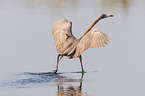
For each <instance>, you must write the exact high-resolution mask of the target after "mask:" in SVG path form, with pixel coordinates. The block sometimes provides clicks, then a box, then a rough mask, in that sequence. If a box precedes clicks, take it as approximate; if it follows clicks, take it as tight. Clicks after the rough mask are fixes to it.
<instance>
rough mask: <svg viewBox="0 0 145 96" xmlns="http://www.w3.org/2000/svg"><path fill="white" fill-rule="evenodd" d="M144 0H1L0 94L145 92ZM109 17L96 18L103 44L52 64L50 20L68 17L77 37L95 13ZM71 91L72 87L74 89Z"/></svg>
mask: <svg viewBox="0 0 145 96" xmlns="http://www.w3.org/2000/svg"><path fill="white" fill-rule="evenodd" d="M144 9H145V1H144V0H138V1H137V0H0V14H1V15H0V21H1V22H0V26H1V28H0V44H1V45H0V49H1V50H0V58H1V60H0V77H1V78H0V85H1V87H0V95H1V96H40V95H43V96H48V95H49V96H57V95H58V94H60V95H58V96H61V95H62V94H69V92H70V90H72V91H71V92H72V94H80V95H82V96H139V95H141V96H143V95H145V92H144V89H145V59H144V58H145V51H144V49H145V45H144V43H145V38H144V36H145V28H144V25H145V19H144V15H145V11H144ZM102 13H106V14H113V15H114V18H107V19H104V20H102V21H100V22H99V23H98V24H97V25H96V26H94V28H100V29H101V31H102V32H104V33H106V34H107V35H108V36H109V37H111V38H112V40H111V42H110V43H109V44H108V45H107V46H106V47H104V48H95V49H89V50H87V51H85V52H84V53H83V54H82V57H83V65H84V69H85V71H86V72H87V73H85V74H84V75H83V76H82V74H81V73H72V72H77V71H80V70H81V68H80V63H79V60H78V59H72V60H68V59H67V58H63V59H62V60H61V62H60V64H59V73H63V74H41V75H40V74H39V75H38V74H37V75H36V74H26V73H42V72H46V73H47V72H52V71H53V70H54V69H55V65H56V57H57V52H56V49H55V45H54V41H53V38H52V31H51V30H52V26H53V23H54V22H55V21H57V20H58V19H60V18H62V17H65V18H67V19H68V20H70V21H72V24H73V28H72V31H73V34H74V36H75V37H76V38H79V37H80V36H81V35H82V34H83V33H84V32H85V30H86V29H87V28H88V27H89V26H90V25H91V23H92V22H93V20H95V19H96V18H97V17H98V16H99V15H100V14H102ZM75 92H76V93H75Z"/></svg>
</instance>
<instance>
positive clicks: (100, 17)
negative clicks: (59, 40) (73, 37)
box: [79, 15, 102, 40]
mask: <svg viewBox="0 0 145 96" xmlns="http://www.w3.org/2000/svg"><path fill="white" fill-rule="evenodd" d="M101 19H102V15H100V16H99V17H98V18H97V19H96V20H95V21H94V22H93V23H92V25H91V26H90V27H89V28H88V29H87V30H86V31H85V33H84V34H83V35H82V36H81V37H80V39H82V38H83V37H84V36H85V35H86V34H87V33H88V32H89V31H90V30H91V29H92V27H93V26H94V25H95V24H96V23H97V22H98V21H100V20H101ZM80 39H79V40H80Z"/></svg>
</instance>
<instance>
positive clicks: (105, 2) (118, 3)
mask: <svg viewBox="0 0 145 96" xmlns="http://www.w3.org/2000/svg"><path fill="white" fill-rule="evenodd" d="M130 1H131V0H130ZM129 3H131V2H129V0H101V4H102V7H103V9H108V8H112V9H113V10H115V11H116V9H118V7H121V8H122V9H123V12H124V13H128V9H129ZM109 10H110V9H109Z"/></svg>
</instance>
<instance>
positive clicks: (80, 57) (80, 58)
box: [79, 55, 85, 73]
mask: <svg viewBox="0 0 145 96" xmlns="http://www.w3.org/2000/svg"><path fill="white" fill-rule="evenodd" d="M79 60H80V63H81V68H82V73H84V72H85V71H84V69H83V64H82V56H81V55H80V56H79Z"/></svg>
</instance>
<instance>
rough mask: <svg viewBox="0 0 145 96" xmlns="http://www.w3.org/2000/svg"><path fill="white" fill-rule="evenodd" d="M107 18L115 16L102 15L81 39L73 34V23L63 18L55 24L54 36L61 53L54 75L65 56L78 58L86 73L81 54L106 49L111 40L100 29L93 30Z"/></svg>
mask: <svg viewBox="0 0 145 96" xmlns="http://www.w3.org/2000/svg"><path fill="white" fill-rule="evenodd" d="M107 17H113V15H106V14H101V15H100V16H99V17H98V18H97V19H96V20H95V21H94V22H93V23H92V25H91V26H90V27H89V28H88V29H87V30H86V32H85V33H84V34H83V35H82V36H81V37H80V38H79V39H76V38H75V37H74V36H73V34H72V22H71V21H67V20H66V19H65V18H62V19H60V20H58V21H57V22H55V23H54V25H53V28H52V35H53V39H54V41H55V47H56V49H57V52H58V53H59V54H58V57H57V65H56V70H54V71H53V72H54V73H56V72H57V71H58V63H59V62H60V60H61V59H62V57H63V56H66V57H67V58H69V59H72V58H77V57H78V58H79V60H80V63H81V68H82V73H84V69H83V64H82V56H81V54H82V53H83V52H84V51H85V50H87V49H88V48H95V47H104V44H107V42H109V41H110V40H111V38H109V37H108V36H107V35H106V34H104V33H102V32H100V31H99V30H100V29H98V28H96V29H92V27H93V26H94V25H95V24H96V23H97V22H98V21H100V20H101V19H104V18H107ZM91 29H92V30H91Z"/></svg>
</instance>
